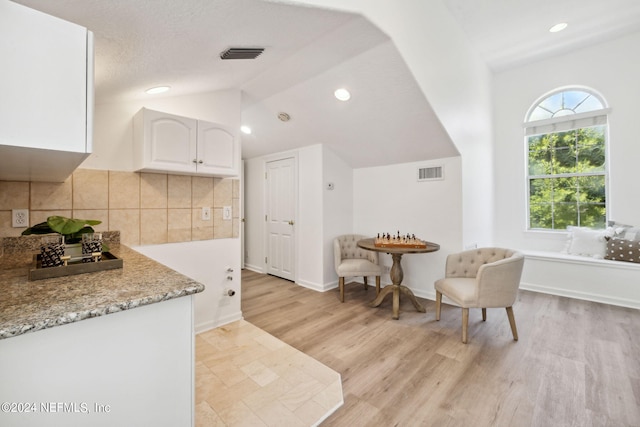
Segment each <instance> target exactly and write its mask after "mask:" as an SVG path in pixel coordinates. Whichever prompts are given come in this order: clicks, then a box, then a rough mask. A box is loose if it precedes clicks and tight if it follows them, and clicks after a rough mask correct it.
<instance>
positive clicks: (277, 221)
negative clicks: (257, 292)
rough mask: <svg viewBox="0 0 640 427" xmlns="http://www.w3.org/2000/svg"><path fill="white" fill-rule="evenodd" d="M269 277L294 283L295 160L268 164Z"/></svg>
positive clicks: (267, 262)
mask: <svg viewBox="0 0 640 427" xmlns="http://www.w3.org/2000/svg"><path fill="white" fill-rule="evenodd" d="M266 180H267V185H266V192H267V194H266V200H267V206H266V217H265V220H266V222H267V227H266V230H267V251H266V254H267V256H266V260H265V262H266V264H267V273H268V274H272V275H274V276H278V277H282V278H283V279H287V280H295V249H296V248H295V212H296V209H295V206H296V193H295V188H296V185H295V159H294V158H287V159H281V160H275V161H272V162H267V164H266Z"/></svg>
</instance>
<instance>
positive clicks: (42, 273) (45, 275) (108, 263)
mask: <svg viewBox="0 0 640 427" xmlns="http://www.w3.org/2000/svg"><path fill="white" fill-rule="evenodd" d="M116 268H122V259H121V258H118V257H117V256H115V255H113V254H112V253H111V252H102V259H101V260H100V261H98V262H78V263H73V264H69V265H63V266H60V267H49V268H42V262H41V261H40V254H36V255H34V256H33V265H32V268H30V269H29V280H40V279H51V278H53V277H62V276H73V275H74V274H83V273H93V272H95V271H104V270H113V269H116Z"/></svg>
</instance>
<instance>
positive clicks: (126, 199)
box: [0, 169, 240, 246]
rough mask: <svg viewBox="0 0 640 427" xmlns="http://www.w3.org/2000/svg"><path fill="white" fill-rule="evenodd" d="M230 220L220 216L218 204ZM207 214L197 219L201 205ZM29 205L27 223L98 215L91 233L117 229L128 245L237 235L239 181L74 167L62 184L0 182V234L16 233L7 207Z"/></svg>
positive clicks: (199, 215) (17, 229) (4, 235)
mask: <svg viewBox="0 0 640 427" xmlns="http://www.w3.org/2000/svg"><path fill="white" fill-rule="evenodd" d="M224 206H231V207H232V210H231V212H232V215H231V216H232V219H230V220H225V219H223V207H224ZM203 207H209V208H211V218H210V219H209V220H203V219H202V208H203ZM12 209H29V225H34V224H38V223H40V222H43V221H46V219H47V217H49V216H51V215H62V216H66V217H71V218H81V219H97V220H100V221H102V223H101V224H99V225H97V226H95V227H94V229H95V230H96V231H107V230H110V231H120V240H121V242H122V243H124V244H126V245H130V246H135V245H150V244H158V243H172V242H188V241H191V240H209V239H223V238H237V237H238V234H239V225H240V221H239V211H240V181H239V180H238V179H231V178H209V177H198V176H187V175H169V174H157V173H144V172H119V171H106V170H94V169H78V170H76V171H75V172H74V173H73V175H72V176H70V177H69V178H68V179H67V180H66V181H65V182H63V183H49V182H14V181H0V237H13V236H19V235H20V233H22V231H23V230H24V228H13V227H11V210H12Z"/></svg>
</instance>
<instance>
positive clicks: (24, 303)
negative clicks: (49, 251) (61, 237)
mask: <svg viewBox="0 0 640 427" xmlns="http://www.w3.org/2000/svg"><path fill="white" fill-rule="evenodd" d="M111 252H112V253H115V254H117V255H118V256H120V257H121V258H122V259H123V264H124V266H123V268H122V269H116V270H109V271H102V272H94V273H85V274H81V275H76V276H67V277H59V278H54V279H44V280H38V281H28V278H27V275H28V268H29V267H28V261H26V260H28V259H29V258H30V257H31V256H32V255H29V254H27V256H25V255H24V254H21V255H20V256H18V257H16V259H18V260H20V261H19V262H18V263H17V264H18V265H17V266H16V267H7V266H6V256H5V260H4V261H5V265H4V266H2V265H0V267H3V268H0V292H2V293H3V294H4V295H3V298H4V301H2V300H0V340H2V339H5V338H12V337H16V336H19V335H23V334H26V333H30V332H37V331H41V330H44V329H48V328H53V327H56V326H62V325H66V324H69V323H74V322H80V321H82V320H85V319H91V318H94V317H100V316H105V315H109V314H113V313H119V312H122V311H125V310H131V309H135V308H137V307H142V306H147V305H151V304H155V303H159V302H163V301H168V300H172V299H175V298H180V297H184V296H189V295H193V294H196V293H199V292H202V291H204V285H202V284H201V283H198V282H196V281H195V280H193V279H190V278H189V277H187V276H184V275H182V274H180V273H177V272H175V271H174V270H172V269H170V268H168V267H166V266H164V265H162V264H159V263H157V262H156V261H153V260H151V259H150V258H147V257H145V256H144V255H142V254H140V253H139V252H136V251H134V250H133V249H130V248H128V247H126V246H124V245H121V246H119V247H117V248H116V250H114V251H111ZM65 279H66V280H65ZM65 293H66V294H65ZM67 294H68V298H65V297H66V296H67ZM47 298H49V299H50V300H52V301H51V304H47V302H48V300H47Z"/></svg>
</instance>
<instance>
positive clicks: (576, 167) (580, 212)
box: [524, 88, 609, 230]
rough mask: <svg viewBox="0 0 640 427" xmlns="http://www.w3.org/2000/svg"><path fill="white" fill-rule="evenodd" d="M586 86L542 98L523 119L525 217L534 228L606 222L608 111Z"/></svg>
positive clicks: (600, 99)
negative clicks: (525, 183) (525, 187)
mask: <svg viewBox="0 0 640 427" xmlns="http://www.w3.org/2000/svg"><path fill="white" fill-rule="evenodd" d="M608 113H609V109H608V108H607V106H606V103H605V101H604V99H603V98H602V97H601V96H600V95H598V94H597V93H596V92H594V91H592V90H590V89H586V88H563V89H560V90H557V91H554V92H552V93H551V94H548V95H545V96H544V97H542V98H540V99H539V100H538V101H536V103H534V104H533V106H532V107H531V108H530V109H529V112H528V114H527V117H526V121H525V123H524V128H525V153H526V163H527V168H526V171H527V177H526V180H527V213H528V215H527V221H528V224H527V225H528V229H530V230H536V229H537V230H565V229H566V228H567V226H586V227H591V228H604V227H605V226H606V223H607V181H608V179H607V158H606V155H607V135H608V131H607V115H608Z"/></svg>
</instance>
